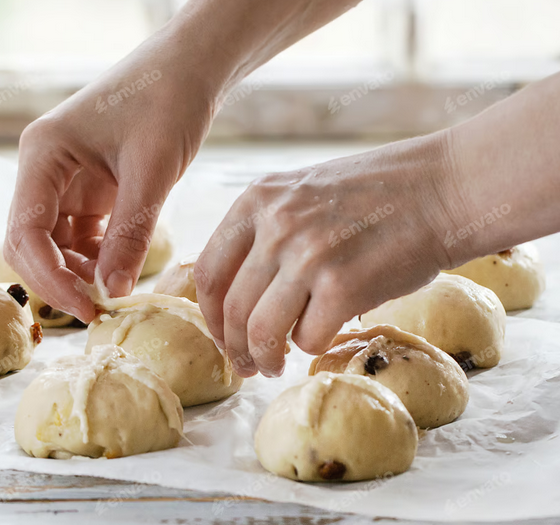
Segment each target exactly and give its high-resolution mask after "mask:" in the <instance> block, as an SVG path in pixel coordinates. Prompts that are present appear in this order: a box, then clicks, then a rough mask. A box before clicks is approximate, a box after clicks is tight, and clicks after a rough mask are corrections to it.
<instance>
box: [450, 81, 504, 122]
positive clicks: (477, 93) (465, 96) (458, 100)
mask: <svg viewBox="0 0 560 525" xmlns="http://www.w3.org/2000/svg"><path fill="white" fill-rule="evenodd" d="M509 78H510V73H509V71H505V72H502V73H500V74H499V75H497V76H496V77H494V78H493V79H491V80H487V81H486V82H481V83H480V84H477V85H476V86H474V87H472V88H471V89H469V90H467V91H465V92H464V93H461V94H460V95H457V96H456V97H455V99H452V98H451V97H447V99H446V100H445V106H444V109H445V111H446V112H447V113H448V114H450V113H453V112H454V111H455V110H456V109H457V106H465V105H466V104H468V103H469V102H471V101H472V100H476V99H477V98H478V97H481V96H482V95H484V93H486V92H488V91H492V90H493V89H494V88H496V87H498V86H499V85H500V84H503V83H504V82H505V81H506V80H509Z"/></svg>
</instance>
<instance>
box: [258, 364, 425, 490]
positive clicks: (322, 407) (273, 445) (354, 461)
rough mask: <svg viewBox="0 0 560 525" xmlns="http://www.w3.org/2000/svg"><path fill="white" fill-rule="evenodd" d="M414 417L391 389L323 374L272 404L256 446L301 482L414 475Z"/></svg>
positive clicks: (271, 466)
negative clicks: (406, 471) (407, 473)
mask: <svg viewBox="0 0 560 525" xmlns="http://www.w3.org/2000/svg"><path fill="white" fill-rule="evenodd" d="M417 444H418V433H417V430H416V425H415V424H414V420H413V419H412V417H411V416H410V414H409V413H408V411H407V410H406V408H405V407H404V405H403V404H402V402H401V401H400V399H399V398H398V397H397V396H396V395H395V394H394V393H393V392H391V390H389V389H388V388H386V387H384V386H383V385H381V384H380V383H378V382H377V381H372V380H371V379H368V378H367V377H364V376H358V375H351V374H333V373H330V372H320V373H318V374H317V375H314V376H310V377H308V378H307V379H306V380H304V381H303V382H302V383H301V384H299V385H297V386H293V387H291V388H289V389H287V390H285V391H284V392H283V393H282V394H280V396H279V397H278V398H276V399H275V400H274V401H273V402H272V403H271V404H270V406H269V407H268V409H267V411H266V413H265V415H264V416H263V418H262V420H261V422H260V424H259V426H258V429H257V432H256V435H255V449H256V452H257V456H258V458H259V461H260V462H261V464H262V465H263V467H264V468H266V469H267V470H269V471H270V472H273V473H275V474H278V475H280V476H283V477H286V478H290V479H295V480H300V481H357V480H366V479H374V478H378V477H383V476H392V475H395V474H399V473H401V472H404V471H405V470H407V469H408V468H409V467H410V465H411V463H412V461H413V459H414V456H415V454H416V448H417Z"/></svg>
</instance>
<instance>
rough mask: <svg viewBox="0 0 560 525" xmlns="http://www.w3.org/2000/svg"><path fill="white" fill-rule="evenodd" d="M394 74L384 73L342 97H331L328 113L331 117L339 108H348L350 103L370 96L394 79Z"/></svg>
mask: <svg viewBox="0 0 560 525" xmlns="http://www.w3.org/2000/svg"><path fill="white" fill-rule="evenodd" d="M394 76H395V75H394V74H393V73H392V72H390V73H385V74H383V75H379V76H377V77H375V78H373V79H371V80H370V81H368V82H364V83H363V84H362V85H361V86H359V87H357V88H354V89H352V90H351V91H349V92H348V93H345V94H344V95H340V96H339V97H338V99H337V98H335V97H331V98H330V100H329V108H328V109H329V111H330V113H331V115H334V114H335V113H338V112H339V111H340V109H341V106H349V105H350V104H352V102H356V100H360V99H361V98H362V97H365V96H366V95H368V94H370V93H371V92H372V91H375V90H376V89H379V88H380V87H381V86H383V85H385V84H388V83H389V82H391V81H392V80H393V78H394Z"/></svg>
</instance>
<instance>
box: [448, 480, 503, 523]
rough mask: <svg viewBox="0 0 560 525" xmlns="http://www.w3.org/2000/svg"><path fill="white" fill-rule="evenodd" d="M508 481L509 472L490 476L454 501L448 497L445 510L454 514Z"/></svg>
mask: <svg viewBox="0 0 560 525" xmlns="http://www.w3.org/2000/svg"><path fill="white" fill-rule="evenodd" d="M510 483H511V475H510V474H509V472H502V473H501V474H496V475H495V476H494V477H492V479H490V480H488V481H487V482H486V483H484V484H483V485H480V486H479V487H477V488H475V489H473V490H470V491H469V492H467V493H466V494H465V495H464V496H462V497H460V498H457V499H456V500H455V501H451V500H450V499H448V500H447V502H446V504H445V512H446V513H447V514H454V513H455V512H457V511H458V510H461V509H464V508H465V507H467V506H469V505H472V504H473V503H474V502H475V501H477V500H479V499H481V498H484V497H485V496H487V495H488V494H490V493H491V492H492V491H494V490H496V489H497V488H499V487H503V486H505V485H509V484H510Z"/></svg>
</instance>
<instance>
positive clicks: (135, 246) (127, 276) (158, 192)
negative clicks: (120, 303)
mask: <svg viewBox="0 0 560 525" xmlns="http://www.w3.org/2000/svg"><path fill="white" fill-rule="evenodd" d="M149 182H150V181H148V183H149ZM166 196H167V194H162V189H161V187H160V188H157V189H156V188H153V187H149V184H144V185H143V184H142V183H140V184H138V182H137V181H135V180H133V181H130V182H128V183H127V182H125V183H124V184H123V183H122V182H121V184H119V190H118V193H117V198H116V201H115V205H114V207H113V212H112V214H111V219H110V220H109V225H108V227H107V230H106V231H105V236H104V238H103V242H102V243H101V247H100V250H99V258H98V262H97V264H98V265H99V269H100V270H101V276H102V278H103V282H104V283H105V285H106V286H107V288H108V290H109V294H110V295H111V297H122V296H127V295H130V293H131V292H132V290H133V288H134V286H135V284H136V282H137V281H138V278H139V276H140V272H141V271H142V266H143V265H144V261H145V260H146V255H147V254H148V249H149V247H150V242H151V240H152V235H153V233H154V230H155V227H156V224H157V220H158V217H159V214H160V211H161V207H162V205H163V202H164V200H165V197H166Z"/></svg>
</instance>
